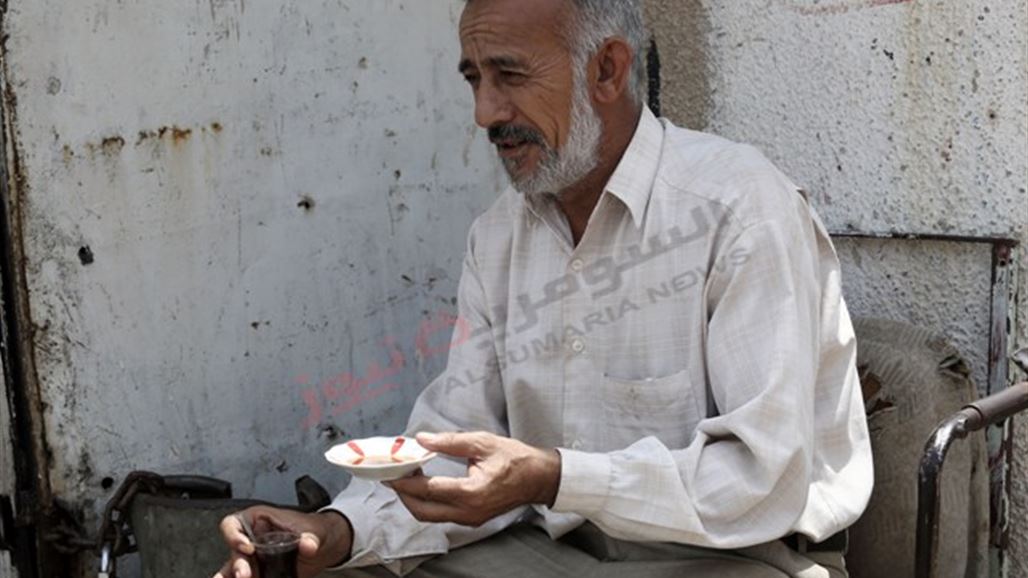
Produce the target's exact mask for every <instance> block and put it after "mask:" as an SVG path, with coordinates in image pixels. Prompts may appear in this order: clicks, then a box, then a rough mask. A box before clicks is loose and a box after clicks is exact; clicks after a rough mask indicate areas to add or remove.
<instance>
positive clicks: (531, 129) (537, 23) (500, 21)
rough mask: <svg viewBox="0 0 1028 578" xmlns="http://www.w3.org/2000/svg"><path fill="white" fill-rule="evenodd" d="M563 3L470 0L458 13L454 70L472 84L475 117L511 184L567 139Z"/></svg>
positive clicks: (568, 62)
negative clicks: (457, 55) (458, 54)
mask: <svg viewBox="0 0 1028 578" xmlns="http://www.w3.org/2000/svg"><path fill="white" fill-rule="evenodd" d="M567 4H568V3H566V2H557V1H554V0H474V1H472V2H470V3H469V4H468V5H467V7H466V8H465V10H464V15H463V16H462V18H461V23H460V40H461V63H460V69H461V72H462V73H463V74H464V77H465V78H466V79H467V81H468V83H469V84H470V85H471V88H472V90H473V91H474V95H475V122H477V123H478V125H479V126H481V127H482V128H485V129H488V130H489V139H490V141H491V142H492V143H493V144H495V145H496V147H497V150H498V152H499V155H500V157H501V159H503V163H504V166H505V167H506V168H507V172H508V173H509V174H510V176H511V179H512V180H513V181H514V182H515V184H517V183H518V182H519V181H523V180H525V179H529V178H531V177H532V176H534V175H535V173H536V172H537V171H538V170H539V168H540V165H541V164H544V163H545V162H546V157H547V155H550V156H552V155H554V153H553V151H557V150H560V148H561V147H563V146H564V144H565V143H566V142H567V140H568V138H569V132H570V130H571V103H572V94H573V88H574V82H573V75H572V68H571V67H572V59H571V55H570V51H569V49H568V42H567V39H566V36H565V31H566V30H567V27H566V22H567V19H568V17H569V13H568V11H569V7H568V6H567ZM552 192H556V191H552Z"/></svg>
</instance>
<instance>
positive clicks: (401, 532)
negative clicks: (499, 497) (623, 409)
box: [326, 228, 526, 576]
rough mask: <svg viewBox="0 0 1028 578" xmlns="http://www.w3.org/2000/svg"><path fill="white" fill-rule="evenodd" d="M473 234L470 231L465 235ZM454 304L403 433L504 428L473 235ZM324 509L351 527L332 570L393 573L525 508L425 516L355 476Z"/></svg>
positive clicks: (429, 467) (447, 468)
mask: <svg viewBox="0 0 1028 578" xmlns="http://www.w3.org/2000/svg"><path fill="white" fill-rule="evenodd" d="M472 231H474V228H472ZM473 238H474V233H473V232H472V234H471V235H470V236H469V239H473ZM457 309H458V316H457V318H456V320H455V324H454V331H453V337H452V339H451V342H450V349H449V358H448V361H447V366H446V369H445V370H444V371H443V373H442V374H440V375H439V376H438V377H437V378H436V379H435V380H433V381H432V383H431V384H429V386H428V387H427V388H426V389H425V390H424V391H423V392H422V393H421V395H420V396H419V397H418V400H417V401H416V402H415V405H414V409H413V411H412V413H411V418H410V420H409V422H408V424H407V430H406V434H407V435H414V434H416V433H417V432H421V431H427V432H443V431H489V432H493V433H495V434H498V435H503V436H507V435H509V433H508V430H509V428H508V426H507V416H506V411H505V409H504V408H505V404H504V396H503V386H502V382H501V378H500V372H499V366H498V364H497V356H496V350H495V346H494V344H493V338H492V331H491V323H490V319H489V316H488V311H489V309H488V304H487V303H486V300H485V294H484V291H483V289H482V283H481V280H480V278H479V274H478V268H477V266H476V264H475V260H474V256H473V241H471V242H469V247H468V252H467V254H466V256H465V259H464V265H463V271H462V274H461V280H460V286H459V288H458V297H457ZM425 473H426V475H429V476H452V477H461V476H464V475H466V474H467V467H466V465H465V464H464V462H458V461H455V460H450V459H447V458H443V457H439V458H436V459H435V460H432V461H431V462H429V463H428V464H426V467H425ZM326 509H329V510H336V511H338V512H340V513H342V514H343V515H344V516H346V517H347V519H349V520H350V524H351V525H352V526H353V531H354V541H353V546H352V548H351V557H350V560H349V561H348V562H346V563H345V564H343V565H342V566H339V567H338V568H333V570H337V569H344V568H354V567H363V566H371V565H384V566H385V567H386V568H388V569H389V570H390V571H392V572H393V573H394V574H397V575H400V576H402V575H405V574H407V573H409V572H410V571H412V570H413V569H414V568H416V567H417V565H418V564H420V563H421V562H423V561H424V560H426V559H427V558H429V557H431V556H434V555H438V554H444V553H446V552H448V551H449V550H450V549H453V548H458V547H460V546H463V545H466V544H469V543H472V542H476V541H478V540H481V539H484V538H486V537H488V536H490V535H492V534H494V533H496V532H499V531H501V530H503V529H504V528H506V527H508V526H509V525H511V524H512V523H514V522H515V521H517V520H518V519H519V518H520V517H521V516H522V515H523V514H524V512H525V511H526V508H518V509H515V510H513V511H511V512H508V513H506V514H504V515H501V516H498V517H497V518H494V519H493V520H491V521H489V522H487V523H486V524H483V525H482V526H479V527H477V528H469V527H466V526H460V525H457V524H450V523H443V524H439V523H424V522H419V521H418V520H416V519H415V518H414V517H413V516H412V515H411V514H410V512H409V511H408V510H407V508H406V506H404V505H403V502H401V501H400V499H399V498H398V497H397V496H396V493H395V492H393V490H391V489H390V488H388V487H386V486H384V485H382V484H379V483H374V482H368V481H364V480H359V479H356V478H355V479H354V480H353V481H352V482H351V483H350V485H349V486H348V487H347V488H346V489H345V490H343V491H342V492H341V493H340V494H339V495H338V496H337V497H336V498H335V500H333V502H332V504H331V505H330V506H328V507H327V508H326Z"/></svg>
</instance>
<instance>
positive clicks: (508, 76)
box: [500, 70, 525, 81]
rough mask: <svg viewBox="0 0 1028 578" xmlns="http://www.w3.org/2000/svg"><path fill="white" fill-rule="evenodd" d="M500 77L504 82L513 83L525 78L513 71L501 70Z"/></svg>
mask: <svg viewBox="0 0 1028 578" xmlns="http://www.w3.org/2000/svg"><path fill="white" fill-rule="evenodd" d="M500 76H502V77H503V78H504V79H505V80H513V81H517V80H523V79H524V78H525V75H524V74H522V73H520V72H517V71H514V70H501V71H500Z"/></svg>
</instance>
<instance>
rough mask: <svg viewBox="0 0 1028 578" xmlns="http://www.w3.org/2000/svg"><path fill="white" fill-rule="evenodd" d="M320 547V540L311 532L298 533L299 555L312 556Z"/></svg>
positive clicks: (303, 556)
mask: <svg viewBox="0 0 1028 578" xmlns="http://www.w3.org/2000/svg"><path fill="white" fill-rule="evenodd" d="M320 548H321V540H320V539H318V537H317V536H316V535H314V534H312V533H311V532H304V533H303V534H300V557H302V558H313V557H314V556H316V555H317V553H318V549H320Z"/></svg>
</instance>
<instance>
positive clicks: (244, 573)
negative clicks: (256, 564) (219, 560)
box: [214, 555, 253, 578]
mask: <svg viewBox="0 0 1028 578" xmlns="http://www.w3.org/2000/svg"><path fill="white" fill-rule="evenodd" d="M214 578H253V572H252V570H251V569H250V563H249V562H248V561H247V560H246V558H243V557H242V556H236V555H233V556H232V558H231V559H230V560H229V561H228V562H225V565H224V566H222V567H221V569H220V570H218V572H217V574H215V575H214Z"/></svg>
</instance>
